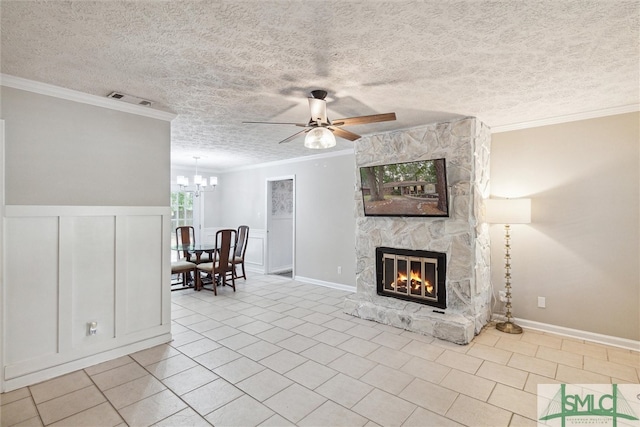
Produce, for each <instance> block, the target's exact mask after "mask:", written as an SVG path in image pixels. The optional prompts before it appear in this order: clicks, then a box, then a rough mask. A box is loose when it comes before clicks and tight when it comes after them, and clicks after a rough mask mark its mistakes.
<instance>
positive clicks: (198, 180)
mask: <svg viewBox="0 0 640 427" xmlns="http://www.w3.org/2000/svg"><path fill="white" fill-rule="evenodd" d="M193 158H194V159H195V160H196V174H195V175H194V176H193V185H194V187H193V188H191V187H189V178H188V177H186V176H183V175H179V176H178V177H177V178H176V182H177V184H178V186H179V187H180V191H184V192H189V193H193V195H194V196H196V197H200V192H202V191H205V189H206V188H207V179H206V178H203V177H202V175H198V159H199V158H200V157H198V156H194V157H193ZM208 185H209V186H211V187H213V189H215V188H216V185H218V177H217V176H212V177H209V182H208Z"/></svg>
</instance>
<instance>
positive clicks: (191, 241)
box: [176, 225, 213, 264]
mask: <svg viewBox="0 0 640 427" xmlns="http://www.w3.org/2000/svg"><path fill="white" fill-rule="evenodd" d="M176 244H177V245H195V244H196V233H195V229H194V228H193V227H192V226H190V225H183V226H180V227H177V228H176ZM178 259H183V260H186V261H190V262H194V263H196V264H200V263H203V262H211V261H213V259H212V258H211V254H207V253H203V254H202V255H201V256H200V259H199V260H198V257H197V256H196V254H195V253H192V252H188V251H178Z"/></svg>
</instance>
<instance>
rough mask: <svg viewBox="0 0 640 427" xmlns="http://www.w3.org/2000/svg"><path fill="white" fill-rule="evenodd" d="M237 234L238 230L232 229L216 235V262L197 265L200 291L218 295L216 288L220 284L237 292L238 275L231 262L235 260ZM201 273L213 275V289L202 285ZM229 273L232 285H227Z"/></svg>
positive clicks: (220, 231)
mask: <svg viewBox="0 0 640 427" xmlns="http://www.w3.org/2000/svg"><path fill="white" fill-rule="evenodd" d="M236 233H237V232H236V230H234V229H231V228H227V229H223V230H218V232H217V233H216V251H215V259H214V261H213V262H205V263H201V264H198V265H196V268H197V270H198V273H197V274H196V280H197V284H196V286H197V288H198V289H206V290H212V291H213V293H214V295H218V291H217V289H216V288H217V286H218V284H219V285H222V286H231V287H232V288H233V292H235V291H236V274H235V270H234V266H233V264H232V262H231V261H232V259H233V258H232V257H233V252H232V251H231V245H233V244H235V242H236ZM200 272H206V273H209V274H211V276H212V278H213V280H212V283H211V286H212V289H209V288H205V287H204V286H203V285H202V280H201V278H200ZM229 272H231V285H229V284H228V283H227V274H228V273H229Z"/></svg>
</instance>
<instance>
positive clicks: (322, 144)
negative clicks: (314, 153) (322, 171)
mask: <svg viewBox="0 0 640 427" xmlns="http://www.w3.org/2000/svg"><path fill="white" fill-rule="evenodd" d="M304 146H305V147H307V148H311V149H314V150H322V149H325V148H331V147H335V146H336V137H335V136H334V135H333V132H331V131H330V130H329V129H327V128H324V127H317V128H315V129H312V130H311V131H309V132H308V133H307V136H305V137H304Z"/></svg>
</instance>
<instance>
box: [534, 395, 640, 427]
mask: <svg viewBox="0 0 640 427" xmlns="http://www.w3.org/2000/svg"><path fill="white" fill-rule="evenodd" d="M625 386H631V387H632V389H630V391H631V392H633V391H635V393H628V394H630V398H631V399H632V400H631V401H629V400H627V399H626V398H625V396H624V394H623V393H622V392H621V391H620V388H619V386H618V384H576V385H571V386H570V387H569V388H567V384H560V385H559V389H558V390H557V392H556V393H555V394H554V395H553V397H552V398H551V400H550V401H549V402H548V403H547V404H546V405H544V404H543V405H542V408H543V410H542V411H541V412H539V413H540V417H539V419H538V420H539V421H546V422H549V423H540V424H542V425H560V426H562V427H566V426H567V423H569V425H571V426H582V425H589V426H594V425H610V426H613V427H617V426H618V423H621V425H624V426H640V422H638V421H639V420H638V416H637V414H636V412H637V410H638V405H639V403H640V400H639V399H640V393H638V392H640V385H634V384H631V385H625ZM542 387H547V389H546V390H544V389H543V388H542ZM549 387H554V388H555V387H558V385H557V384H541V385H539V386H538V409H539V410H540V409H541V398H542V399H544V400H543V402H544V401H546V400H548V399H549V396H550V393H549ZM545 391H546V393H545ZM545 395H546V399H545V398H544V396H545ZM630 402H631V403H630ZM634 407H635V410H634ZM558 422H559V424H558Z"/></svg>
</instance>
